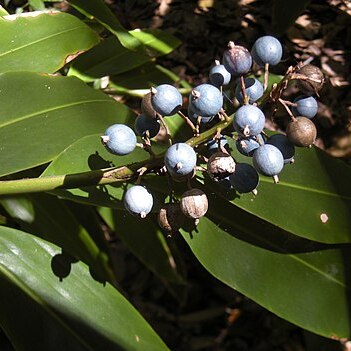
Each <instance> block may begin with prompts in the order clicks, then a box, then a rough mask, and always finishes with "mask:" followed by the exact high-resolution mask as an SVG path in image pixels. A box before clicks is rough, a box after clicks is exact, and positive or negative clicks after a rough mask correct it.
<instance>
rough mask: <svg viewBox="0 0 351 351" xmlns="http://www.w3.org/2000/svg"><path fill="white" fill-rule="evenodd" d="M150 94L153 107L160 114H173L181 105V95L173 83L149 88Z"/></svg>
mask: <svg viewBox="0 0 351 351" xmlns="http://www.w3.org/2000/svg"><path fill="white" fill-rule="evenodd" d="M151 95H152V96H151V103H152V106H153V108H154V109H155V110H156V111H157V112H158V113H159V114H161V115H162V116H171V115H174V114H175V113H177V112H178V111H179V110H180V109H181V107H182V104H183V98H182V95H181V94H180V92H179V91H178V90H177V89H176V88H175V87H174V86H173V85H170V84H161V85H159V86H157V87H156V88H151Z"/></svg>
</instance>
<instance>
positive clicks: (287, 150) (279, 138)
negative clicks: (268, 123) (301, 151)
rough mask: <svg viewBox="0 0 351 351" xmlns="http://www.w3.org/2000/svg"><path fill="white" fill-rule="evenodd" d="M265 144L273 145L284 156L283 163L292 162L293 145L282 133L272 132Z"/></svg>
mask: <svg viewBox="0 0 351 351" xmlns="http://www.w3.org/2000/svg"><path fill="white" fill-rule="evenodd" d="M266 143H267V144H270V145H274V146H275V147H277V148H278V149H279V151H280V152H281V153H282V155H283V158H284V163H292V162H294V155H295V146H294V145H293V144H292V143H291V142H290V141H289V139H288V138H287V137H286V135H284V134H274V135H272V136H270V137H269V138H268V139H267V141H266Z"/></svg>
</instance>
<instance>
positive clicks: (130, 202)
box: [123, 185, 154, 218]
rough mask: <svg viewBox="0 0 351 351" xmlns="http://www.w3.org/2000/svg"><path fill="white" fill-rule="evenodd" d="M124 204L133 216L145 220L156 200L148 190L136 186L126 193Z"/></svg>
mask: <svg viewBox="0 0 351 351" xmlns="http://www.w3.org/2000/svg"><path fill="white" fill-rule="evenodd" d="M123 203H124V207H125V208H126V209H127V210H128V212H130V213H131V214H132V215H134V216H140V217H141V218H144V217H146V215H147V214H148V213H150V212H151V210H152V206H153V204H154V200H153V197H152V195H151V194H150V193H149V191H148V190H147V189H146V188H144V187H143V186H141V185H134V186H132V187H130V188H129V189H128V190H127V191H126V192H125V194H124V199H123Z"/></svg>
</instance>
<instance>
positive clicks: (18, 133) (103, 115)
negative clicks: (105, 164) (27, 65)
mask: <svg viewBox="0 0 351 351" xmlns="http://www.w3.org/2000/svg"><path fill="white" fill-rule="evenodd" d="M0 91H1V95H0V99H1V104H0V131H1V135H2V138H1V142H0V156H1V167H0V175H6V174H10V173H14V172H18V171H20V170H24V169H28V168H31V167H33V166H36V165H40V164H43V163H46V162H49V161H51V160H52V159H53V158H54V157H56V156H57V155H58V154H59V153H60V152H62V151H63V150H64V149H65V148H66V147H67V146H68V145H70V144H72V143H73V142H74V141H76V140H78V139H80V138H82V137H84V136H86V135H91V134H93V133H98V132H100V133H103V132H104V131H105V130H106V128H107V127H108V126H110V125H111V124H114V123H128V119H129V118H131V117H132V115H133V114H132V112H131V111H130V110H129V109H128V108H127V107H126V106H124V105H122V104H120V103H118V102H116V101H115V100H113V99H111V98H110V97H108V96H107V95H105V94H103V93H101V92H99V91H96V90H94V89H92V88H90V87H88V86H86V85H85V84H84V83H82V82H81V81H80V80H78V79H76V78H73V77H60V76H46V75H42V74H36V73H30V72H9V73H4V74H2V75H0ZM19 102H20V103H19Z"/></svg>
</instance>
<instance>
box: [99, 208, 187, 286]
mask: <svg viewBox="0 0 351 351" xmlns="http://www.w3.org/2000/svg"><path fill="white" fill-rule="evenodd" d="M99 213H100V215H101V216H102V218H103V219H104V220H105V222H106V223H107V224H108V225H109V226H110V227H111V228H113V229H114V230H115V232H116V234H117V236H118V237H119V238H120V239H121V240H122V241H123V242H124V243H125V244H126V246H127V247H128V248H129V249H130V251H131V252H132V253H133V254H134V255H135V256H136V257H138V258H139V259H140V261H141V262H142V263H143V264H145V266H146V267H148V268H149V269H150V270H151V271H152V272H153V273H155V274H156V275H157V276H158V277H160V278H161V279H163V280H166V281H168V282H172V283H176V284H184V280H183V278H182V277H181V276H180V275H179V273H178V272H177V266H176V262H175V260H174V257H173V255H172V253H171V250H170V248H169V246H168V244H167V242H166V240H165V237H164V235H163V234H162V232H161V230H160V229H159V227H158V226H157V224H156V219H155V218H154V217H153V216H151V215H149V216H148V217H147V218H144V219H140V218H137V217H133V216H132V215H130V214H129V213H126V212H125V211H116V210H112V209H110V208H106V207H105V208H99ZM140 228H143V229H142V230H140Z"/></svg>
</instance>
